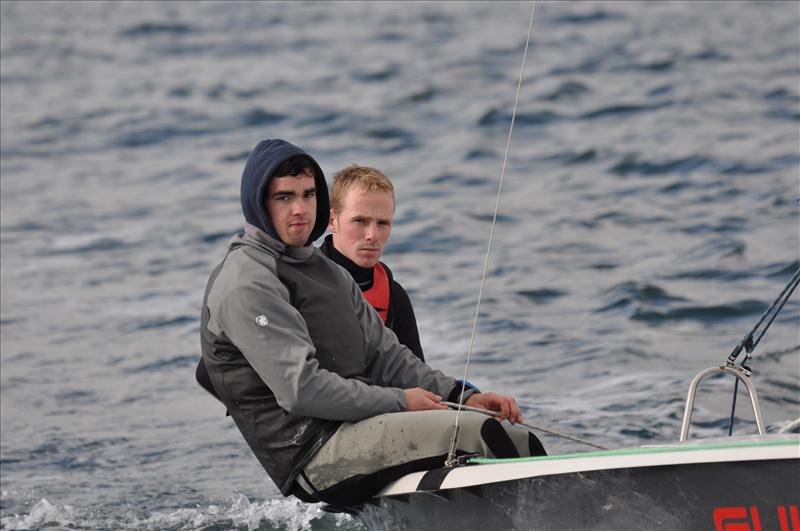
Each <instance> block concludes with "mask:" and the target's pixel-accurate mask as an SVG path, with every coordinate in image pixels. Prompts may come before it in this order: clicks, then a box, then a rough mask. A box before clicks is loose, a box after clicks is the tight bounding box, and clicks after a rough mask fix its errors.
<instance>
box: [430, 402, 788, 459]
mask: <svg viewBox="0 0 800 531" xmlns="http://www.w3.org/2000/svg"><path fill="white" fill-rule="evenodd" d="M440 404H443V405H445V406H447V407H450V408H453V409H458V408H459V407H460V408H461V409H463V410H464V411H474V412H476V413H483V414H484V415H488V416H490V417H495V418H497V417H499V416H500V413H498V412H496V411H490V410H488V409H483V408H479V407H472V406H464V405H461V404H456V403H455V402H446V401H442V402H440ZM799 420H800V419H799ZM517 424H519V425H520V426H525V427H526V428H530V429H532V430H536V431H541V432H544V433H548V434H550V435H555V436H556V437H561V438H562V439H569V440H570V441H574V442H577V443H581V444H586V445H588V446H593V447H595V448H599V449H600V450H608V449H609V448H606V447H605V446H600V445H599V444H595V443H592V442H589V441H585V440H583V439H580V438H578V437H575V436H574V435H567V434H566V433H560V432H557V431H555V430H551V429H548V428H543V427H542V426H537V425H536V424H526V423H524V422H518V423H517Z"/></svg>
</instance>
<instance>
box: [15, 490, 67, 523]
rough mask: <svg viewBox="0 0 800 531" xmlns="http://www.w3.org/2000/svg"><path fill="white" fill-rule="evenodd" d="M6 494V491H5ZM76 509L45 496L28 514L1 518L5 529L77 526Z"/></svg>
mask: <svg viewBox="0 0 800 531" xmlns="http://www.w3.org/2000/svg"><path fill="white" fill-rule="evenodd" d="M3 494H4V495H5V492H4V493H3ZM75 525H76V518H75V509H74V508H73V507H71V506H69V505H62V506H57V505H53V504H52V503H50V502H49V501H47V500H46V499H45V498H42V499H41V500H39V502H38V503H37V504H36V505H34V506H33V509H31V512H30V513H29V514H27V515H14V516H7V517H4V518H2V519H0V527H2V528H3V529H41V528H43V527H51V526H58V527H75Z"/></svg>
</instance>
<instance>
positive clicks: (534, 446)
mask: <svg viewBox="0 0 800 531" xmlns="http://www.w3.org/2000/svg"><path fill="white" fill-rule="evenodd" d="M528 448H530V451H531V456H532V457H535V456H537V455H547V452H546V451H545V449H544V446H542V442H541V441H540V440H539V438H538V437H536V435H534V434H532V433H531V432H528Z"/></svg>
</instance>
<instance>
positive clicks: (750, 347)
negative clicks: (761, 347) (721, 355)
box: [726, 269, 800, 436]
mask: <svg viewBox="0 0 800 531" xmlns="http://www.w3.org/2000/svg"><path fill="white" fill-rule="evenodd" d="M798 284H800V269H798V270H797V271H795V273H794V275H792V278H791V280H789V283H788V284H786V286H785V287H784V288H783V290H782V291H781V294H780V295H778V298H777V299H775V300H774V301H773V302H772V304H770V305H769V308H767V309H766V310H764V313H763V314H762V315H761V319H759V320H758V322H757V323H756V325H755V326H754V327H753V329H752V330H750V332H749V333H748V334H747V335H745V336H744V337H743V338H742V340H741V341H739V344H738V345H736V347H735V348H734V349H733V352H731V354H730V356H728V360H727V362H726V365H727V366H728V367H731V368H735V367H736V364H735V362H736V358H737V357H738V356H739V354H740V353H741V352H742V349H744V350H745V352H746V354H745V357H744V359H743V360H742V362H741V363H740V364H739V367H740V370H742V371H743V372H744V373H745V375H747V376H750V373H751V372H752V371H751V370H750V367H748V366H747V365H745V364H746V363H748V362H749V361H750V358H751V357H752V354H753V351H754V350H755V349H756V346H758V343H759V342H760V341H761V338H762V337H764V334H766V333H767V330H768V329H769V327H770V325H771V324H772V321H774V320H775V318H776V317H777V316H778V314H779V313H780V312H781V310H782V309H783V306H784V305H785V304H786V301H788V300H789V297H791V296H792V293H794V290H795V288H797V285H798ZM768 316H769V321H767V324H765V325H764V328H763V329H762V330H761V333H760V334H759V335H758V337H757V338H756V340H755V341H753V336H754V335H755V333H756V331H757V330H758V327H759V326H761V324H762V323H763V322H764V320H765V319H766V318H767V317H768ZM738 392H739V378H736V382H735V383H734V384H733V400H732V402H731V419H730V422H729V424H728V436H731V435H733V421H734V418H735V416H736V395H737V394H738Z"/></svg>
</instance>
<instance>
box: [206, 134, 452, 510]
mask: <svg viewBox="0 0 800 531" xmlns="http://www.w3.org/2000/svg"><path fill="white" fill-rule="evenodd" d="M298 152H299V153H301V154H302V153H303V152H302V151H301V150H299V148H296V147H295V146H292V145H291V144H288V143H286V142H283V141H264V142H262V143H259V145H258V146H257V147H256V149H255V150H254V152H253V154H251V156H250V159H248V162H247V164H246V166H245V173H244V175H243V177H242V208H243V211H244V214H245V218H246V220H247V223H246V226H245V227H246V233H245V234H243V235H237V236H235V237H234V238H233V240H232V241H231V242H230V245H229V250H228V254H227V256H226V257H225V259H224V260H223V262H222V263H221V264H220V265H219V266H217V268H216V269H215V270H214V272H213V273H212V275H211V278H210V279H209V283H208V287H207V289H206V296H205V300H204V304H203V315H202V322H201V336H202V347H203V359H204V362H205V363H206V366H207V367H208V371H209V376H210V379H211V382H212V385H213V386H214V389H215V391H216V392H217V394H218V395H219V397H220V399H221V400H222V402H223V403H224V404H225V406H226V407H227V408H228V410H229V411H230V413H231V416H232V417H233V419H234V421H235V422H236V424H237V426H238V427H239V429H240V431H241V432H242V434H243V435H244V437H245V440H246V441H247V442H248V444H249V445H250V447H251V449H252V450H253V452H254V453H255V454H256V457H258V459H259V461H260V462H261V464H262V465H263V466H264V468H265V469H266V470H267V472H268V473H269V474H270V476H271V477H272V479H273V481H275V483H276V484H277V485H278V487H279V488H280V489H281V492H282V493H283V494H284V495H288V494H292V493H295V494H296V490H295V489H294V478H295V477H296V475H297V473H298V472H299V470H300V469H302V467H303V466H304V465H305V464H306V463H307V462H308V460H309V459H310V458H311V457H312V456H313V455H314V453H316V451H317V450H318V449H319V448H320V447H321V446H322V444H323V443H324V442H325V441H326V440H327V439H328V438H329V437H330V436H331V435H332V434H333V433H334V431H335V430H336V429H337V428H338V426H339V424H340V423H341V422H342V421H358V420H362V419H365V418H368V417H371V416H374V415H378V414H382V413H390V412H398V411H403V410H404V409H405V396H404V393H403V389H407V388H412V387H422V388H425V389H428V390H430V391H433V392H435V393H437V394H440V395H441V396H445V397H447V396H449V395H450V394H451V392H452V391H453V390H454V389H456V386H457V382H456V380H454V379H453V378H450V377H448V376H446V375H444V374H442V373H441V372H439V371H436V370H434V369H432V368H430V367H429V366H428V365H426V364H425V363H423V362H421V361H420V360H419V359H418V358H417V357H416V356H415V355H414V354H413V353H412V352H411V351H410V350H408V349H407V348H406V347H404V346H402V345H400V344H399V343H398V341H397V338H396V337H395V336H394V334H393V333H392V332H391V331H390V330H389V329H387V328H386V327H385V326H384V325H383V322H382V321H381V319H380V317H379V316H378V314H377V313H376V312H375V311H374V309H373V308H372V307H371V306H370V305H369V304H368V303H367V302H366V300H365V299H364V298H363V296H362V294H361V290H360V289H359V288H358V286H357V285H356V283H355V282H354V281H353V279H352V277H351V276H350V275H349V273H347V271H346V270H344V269H343V268H341V267H340V266H338V265H336V264H334V263H333V262H331V261H330V260H329V259H328V258H326V257H325V256H324V255H323V254H322V253H321V252H320V251H319V250H317V249H315V248H314V247H313V246H311V244H310V243H311V241H312V240H313V239H314V238H315V236H318V235H321V234H322V232H324V230H325V226H326V225H327V219H328V217H327V216H328V211H329V206H328V205H329V201H328V193H327V187H326V185H325V180H324V176H323V174H322V171H321V170H320V169H319V166H318V165H316V163H314V165H315V169H316V170H317V220H316V223H315V227H314V230H313V232H312V236H311V238H310V241H309V242H308V244H307V245H306V246H305V247H301V248H297V247H288V246H286V245H284V244H283V243H282V242H281V241H280V240H279V239H278V238H277V234H276V233H275V230H274V228H273V227H272V223H271V221H270V220H269V216H268V215H267V212H266V209H265V206H264V201H263V198H264V191H265V190H266V189H267V184H268V182H269V179H270V177H271V176H272V175H271V173H272V171H274V169H275V168H277V167H278V165H279V164H281V163H282V162H283V161H284V160H286V159H287V158H289V157H291V156H293V155H295V154H298ZM312 160H313V159H312ZM323 212H324V215H323Z"/></svg>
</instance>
